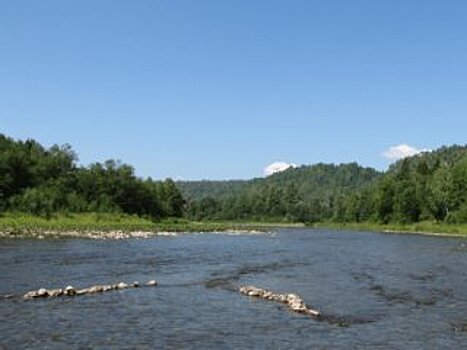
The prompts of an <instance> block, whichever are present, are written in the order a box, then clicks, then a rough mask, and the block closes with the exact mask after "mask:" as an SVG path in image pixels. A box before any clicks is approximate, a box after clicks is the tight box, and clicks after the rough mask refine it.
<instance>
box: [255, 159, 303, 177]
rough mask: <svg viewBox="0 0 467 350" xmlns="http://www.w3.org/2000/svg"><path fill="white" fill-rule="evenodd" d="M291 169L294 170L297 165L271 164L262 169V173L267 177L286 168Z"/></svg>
mask: <svg viewBox="0 0 467 350" xmlns="http://www.w3.org/2000/svg"><path fill="white" fill-rule="evenodd" d="M291 167H292V168H296V167H297V164H294V163H286V162H274V163H272V164H269V165H268V166H267V167H266V168H264V170H263V173H264V175H265V176H269V175H272V174H275V173H279V172H281V171H284V170H287V169H288V168H291Z"/></svg>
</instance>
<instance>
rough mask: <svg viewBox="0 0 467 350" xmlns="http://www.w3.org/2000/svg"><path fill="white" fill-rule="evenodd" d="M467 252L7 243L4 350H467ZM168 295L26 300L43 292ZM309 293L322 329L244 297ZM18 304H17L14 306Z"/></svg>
mask: <svg viewBox="0 0 467 350" xmlns="http://www.w3.org/2000/svg"><path fill="white" fill-rule="evenodd" d="M466 274H467V250H466V249H465V240H462V239H456V238H438V237H425V236H412V235H388V234H377V233H355V232H352V233H351V232H343V231H341V232H338V231H325V230H306V229H300V230H298V229H294V230H279V231H277V232H275V233H274V234H272V235H251V236H249V235H215V234H204V235H181V236H178V237H155V238H151V239H146V240H137V239H130V240H124V241H91V240H58V239H57V240H40V241H31V240H2V241H0V278H1V279H0V295H2V297H3V298H1V299H0V316H1V321H0V334H1V335H2V336H1V338H0V348H2V347H3V348H6V349H10V348H11V349H16V348H52V349H63V348H67V349H73V348H76V349H77V348H106V349H112V348H113V349H124V348H138V349H153V348H165V349H186V348H211V349H218V348H226V349H238V348H265V349H266V348H267V349H277V348H303V349H307V348H322V349H339V348H341V349H348V348H368V349H370V348H384V349H386V348H388V349H400V348H410V349H426V348H451V349H456V348H459V349H461V348H464V347H465V344H466V342H467V326H466V325H467V316H466V315H467V276H466ZM153 278H154V279H157V280H158V281H159V283H160V285H159V287H156V288H154V289H152V288H141V289H131V290H122V291H115V292H111V293H110V292H109V293H104V294H99V295H94V296H81V297H76V298H54V299H43V300H33V301H29V302H25V301H22V300H21V299H20V298H17V297H12V294H15V295H20V294H21V293H24V292H26V291H29V290H33V289H38V288H40V287H45V288H58V287H63V286H66V285H69V284H72V285H73V286H75V287H77V288H80V287H85V286H89V285H94V284H111V283H115V282H117V281H120V280H122V281H135V280H138V281H146V280H149V279H153ZM241 284H253V285H256V286H259V287H262V288H267V289H270V290H274V291H277V292H296V293H298V294H300V296H301V297H302V298H303V299H304V301H305V302H306V303H308V304H310V305H313V306H315V307H316V308H317V309H319V310H320V311H321V312H322V317H320V318H319V319H316V318H310V317H307V316H303V315H299V314H295V313H293V312H289V311H288V310H287V308H285V307H284V306H283V305H281V304H275V303H269V302H267V301H263V300H257V299H250V298H248V297H245V296H243V295H241V294H240V293H238V291H237V289H238V286H239V285H241ZM7 297H8V298H7Z"/></svg>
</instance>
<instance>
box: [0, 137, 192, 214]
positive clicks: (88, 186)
mask: <svg viewBox="0 0 467 350" xmlns="http://www.w3.org/2000/svg"><path fill="white" fill-rule="evenodd" d="M184 207H185V201H184V199H183V197H182V195H181V193H180V191H179V190H178V188H177V186H176V185H175V183H174V182H173V181H172V180H170V179H167V180H166V181H163V182H160V181H153V180H151V179H150V178H148V179H141V178H139V177H137V176H135V173H134V169H133V168H132V167H131V166H130V165H127V164H121V163H119V162H116V161H114V160H108V161H106V162H104V163H94V164H91V165H90V166H88V167H84V166H78V165H77V156H76V154H75V152H74V151H73V150H72V148H71V147H70V146H69V145H64V146H61V147H60V146H56V145H55V146H52V147H50V148H45V147H43V146H42V145H41V144H39V143H38V142H36V141H34V140H27V141H16V140H13V139H11V138H9V137H6V136H5V135H1V134H0V211H19V212H25V213H31V214H34V215H41V216H46V217H50V216H51V215H52V214H53V213H57V212H73V213H80V212H110V213H111V212H121V213H128V214H137V215H140V216H146V217H149V218H153V219H160V218H166V217H181V216H182V215H183V214H184Z"/></svg>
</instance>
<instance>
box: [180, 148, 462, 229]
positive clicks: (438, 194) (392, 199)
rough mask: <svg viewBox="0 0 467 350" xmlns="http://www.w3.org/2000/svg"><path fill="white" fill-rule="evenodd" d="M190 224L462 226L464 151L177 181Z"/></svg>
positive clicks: (439, 150)
mask: <svg viewBox="0 0 467 350" xmlns="http://www.w3.org/2000/svg"><path fill="white" fill-rule="evenodd" d="M178 185H179V186H180V188H181V190H182V193H184V194H185V195H186V196H187V198H189V199H190V205H189V208H188V215H190V216H191V217H192V218H195V219H220V220H238V219H245V220H284V221H305V222H313V221H336V222H365V221H372V222H380V223H389V222H399V223H410V222H418V221H425V220H430V221H434V220H436V221H439V222H453V223H465V222H467V146H457V145H454V146H451V147H442V148H439V149H438V150H435V151H433V152H426V153H422V154H419V155H416V156H413V157H410V158H405V159H403V160H400V161H398V162H396V163H395V164H393V165H392V166H391V167H390V168H389V170H388V171H386V172H385V173H379V172H377V171H376V170H374V169H371V168H363V167H360V166H358V165H357V164H355V163H351V164H341V165H332V164H317V165H313V166H302V167H300V168H295V169H288V170H286V171H284V172H281V173H277V174H274V175H272V176H270V177H267V178H264V179H254V180H250V181H225V182H219V181H215V182H209V181H204V182H192V183H178Z"/></svg>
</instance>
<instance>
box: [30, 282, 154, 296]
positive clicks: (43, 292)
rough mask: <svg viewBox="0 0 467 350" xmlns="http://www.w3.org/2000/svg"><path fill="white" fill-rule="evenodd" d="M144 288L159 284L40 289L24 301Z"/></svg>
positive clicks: (120, 284)
mask: <svg viewBox="0 0 467 350" xmlns="http://www.w3.org/2000/svg"><path fill="white" fill-rule="evenodd" d="M144 286H146V287H155V286H157V282H156V281H155V280H150V281H148V282H147V283H145V284H143V285H141V284H140V283H139V282H133V283H130V284H126V283H124V282H119V283H117V284H108V285H96V286H91V287H89V288H84V289H76V288H74V287H72V286H68V287H66V288H58V289H45V288H40V289H38V290H33V291H30V292H27V293H26V294H24V295H23V299H36V298H54V297H62V296H70V297H71V296H79V295H85V294H95V293H103V292H108V291H111V290H122V289H127V288H139V287H144Z"/></svg>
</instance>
